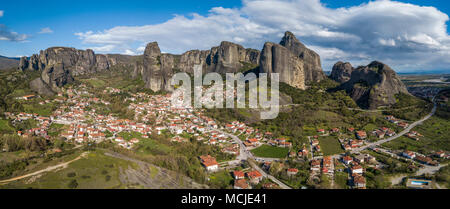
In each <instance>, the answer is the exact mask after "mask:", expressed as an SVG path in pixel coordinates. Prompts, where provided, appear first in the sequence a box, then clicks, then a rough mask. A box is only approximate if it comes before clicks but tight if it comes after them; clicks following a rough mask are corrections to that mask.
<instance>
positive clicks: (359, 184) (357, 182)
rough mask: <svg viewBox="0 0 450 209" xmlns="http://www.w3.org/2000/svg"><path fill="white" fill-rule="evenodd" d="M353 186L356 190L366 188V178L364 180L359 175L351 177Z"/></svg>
mask: <svg viewBox="0 0 450 209" xmlns="http://www.w3.org/2000/svg"><path fill="white" fill-rule="evenodd" d="M353 185H354V186H355V187H356V188H360V189H363V188H366V178H364V176H361V175H355V176H353Z"/></svg>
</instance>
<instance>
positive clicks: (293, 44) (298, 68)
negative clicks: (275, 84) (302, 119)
mask: <svg viewBox="0 0 450 209" xmlns="http://www.w3.org/2000/svg"><path fill="white" fill-rule="evenodd" d="M260 72H263V73H272V72H273V73H280V81H281V82H284V83H287V84H289V85H291V86H294V87H297V88H300V89H305V88H306V86H305V85H306V84H307V83H309V82H317V81H320V80H322V79H324V78H325V74H324V73H323V71H322V67H321V64H320V57H319V55H318V54H317V53H315V52H314V51H312V50H310V49H308V48H306V46H305V45H303V44H302V43H300V41H298V40H297V38H296V37H295V36H294V34H292V33H291V32H289V31H287V32H286V33H285V34H284V37H283V38H282V39H281V42H280V44H275V43H271V42H267V43H265V44H264V48H263V50H262V52H261V56H260Z"/></svg>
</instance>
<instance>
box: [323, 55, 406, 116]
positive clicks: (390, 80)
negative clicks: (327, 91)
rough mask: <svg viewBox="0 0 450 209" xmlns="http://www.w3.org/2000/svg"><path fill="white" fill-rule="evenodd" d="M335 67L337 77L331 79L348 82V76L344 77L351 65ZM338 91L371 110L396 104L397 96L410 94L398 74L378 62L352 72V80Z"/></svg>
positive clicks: (337, 65)
mask: <svg viewBox="0 0 450 209" xmlns="http://www.w3.org/2000/svg"><path fill="white" fill-rule="evenodd" d="M335 67H336V68H333V71H334V73H333V72H332V75H333V74H334V75H335V76H331V77H332V78H333V79H334V80H336V81H338V82H340V81H342V80H346V79H347V76H344V73H343V72H344V71H345V72H346V73H348V70H349V69H350V68H349V67H351V65H349V64H346V63H337V64H336V65H335ZM351 69H353V68H351ZM338 89H344V90H346V92H347V93H348V94H349V95H350V96H351V97H352V99H353V100H355V101H356V103H357V104H358V105H359V106H360V107H362V108H369V109H376V108H378V107H380V106H389V105H392V104H395V103H396V99H395V95H396V94H399V93H403V94H409V93H408V90H407V89H406V86H405V85H404V84H403V82H402V81H401V80H400V78H399V77H398V76H397V73H395V71H394V70H393V69H391V68H390V67H389V66H388V65H386V64H383V63H381V62H378V61H374V62H372V63H370V64H369V65H367V66H361V67H358V68H356V69H353V70H351V72H350V79H348V80H347V81H345V82H343V83H342V84H341V86H340V87H338Z"/></svg>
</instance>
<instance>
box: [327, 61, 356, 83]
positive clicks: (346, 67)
mask: <svg viewBox="0 0 450 209" xmlns="http://www.w3.org/2000/svg"><path fill="white" fill-rule="evenodd" d="M352 72H353V66H352V65H351V64H350V63H348V62H346V63H344V62H337V63H336V64H334V66H333V69H332V71H331V75H330V78H331V79H333V80H335V81H337V82H339V83H345V82H347V81H348V80H350V77H351V75H352Z"/></svg>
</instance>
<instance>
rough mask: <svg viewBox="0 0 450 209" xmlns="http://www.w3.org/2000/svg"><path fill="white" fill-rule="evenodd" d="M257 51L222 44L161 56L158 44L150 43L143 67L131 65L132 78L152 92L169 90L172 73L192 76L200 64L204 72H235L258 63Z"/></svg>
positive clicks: (136, 64)
mask: <svg viewBox="0 0 450 209" xmlns="http://www.w3.org/2000/svg"><path fill="white" fill-rule="evenodd" d="M259 56H260V52H259V51H258V50H256V49H245V48H244V47H243V46H241V45H238V44H234V43H231V42H227V41H223V42H222V43H221V44H220V46H218V47H212V48H211V49H210V50H190V51H187V52H185V53H183V54H181V55H172V54H162V53H161V50H160V48H159V46H158V43H157V42H152V43H149V44H148V45H147V47H146V49H145V52H144V59H143V63H142V65H141V64H140V63H137V62H136V63H134V65H133V68H134V70H133V77H136V76H138V75H141V76H142V78H143V80H144V82H145V83H146V87H147V88H150V89H151V90H153V91H160V90H165V91H171V90H172V87H171V85H170V78H171V77H172V75H173V74H174V72H186V73H191V74H192V73H194V66H195V65H201V66H202V69H203V72H204V73H206V72H218V73H222V74H223V73H235V72H238V71H239V70H240V69H241V68H242V67H243V66H244V63H251V64H258V63H259Z"/></svg>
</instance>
